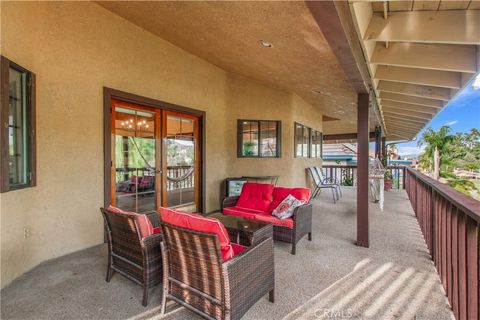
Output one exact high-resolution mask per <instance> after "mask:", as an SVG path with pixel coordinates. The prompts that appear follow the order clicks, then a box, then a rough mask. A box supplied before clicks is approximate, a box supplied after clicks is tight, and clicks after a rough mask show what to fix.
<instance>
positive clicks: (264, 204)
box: [236, 182, 273, 211]
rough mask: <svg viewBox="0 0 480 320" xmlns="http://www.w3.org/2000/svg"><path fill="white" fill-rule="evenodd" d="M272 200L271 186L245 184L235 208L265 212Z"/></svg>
mask: <svg viewBox="0 0 480 320" xmlns="http://www.w3.org/2000/svg"><path fill="white" fill-rule="evenodd" d="M272 200H273V184H265V183H252V182H247V183H245V184H244V185H243V188H242V192H241V193H240V198H239V199H238V201H237V204H236V206H237V207H240V208H247V209H254V210H259V211H267V210H268V207H269V206H270V204H271V203H272Z"/></svg>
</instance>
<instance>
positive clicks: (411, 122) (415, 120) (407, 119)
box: [384, 114, 428, 127]
mask: <svg viewBox="0 0 480 320" xmlns="http://www.w3.org/2000/svg"><path fill="white" fill-rule="evenodd" d="M384 118H385V121H387V120H390V122H392V121H398V122H406V123H408V124H409V125H411V126H419V127H421V126H423V125H425V123H427V122H428V120H421V119H418V118H412V117H409V116H403V115H390V114H385V115H384Z"/></svg>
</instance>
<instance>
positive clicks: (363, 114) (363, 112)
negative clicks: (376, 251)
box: [357, 93, 370, 248]
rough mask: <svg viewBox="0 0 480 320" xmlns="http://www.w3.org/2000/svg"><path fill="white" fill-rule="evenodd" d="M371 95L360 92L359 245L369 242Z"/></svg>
mask: <svg viewBox="0 0 480 320" xmlns="http://www.w3.org/2000/svg"><path fill="white" fill-rule="evenodd" d="M368 120H369V95H368V94H367V93H359V94H358V113H357V131H358V133H357V159H358V160H357V162H358V166H357V245H358V246H362V247H367V248H368V246H369V243H368V239H369V236H368V233H369V231H368V201H369V198H368V190H369V186H368V183H369V182H368V149H369V141H368V131H369V127H370V125H369V121H368Z"/></svg>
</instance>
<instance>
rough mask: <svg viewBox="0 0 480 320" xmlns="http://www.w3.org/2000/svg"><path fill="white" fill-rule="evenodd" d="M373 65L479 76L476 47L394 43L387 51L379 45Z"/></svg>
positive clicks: (373, 58) (374, 54)
mask: <svg viewBox="0 0 480 320" xmlns="http://www.w3.org/2000/svg"><path fill="white" fill-rule="evenodd" d="M452 57H455V59H452ZM370 62H371V63H374V64H381V65H390V66H399V67H413V68H421V69H432V70H444V71H454V72H466V73H476V72H477V63H476V48H475V46H460V45H444V44H425V43H403V42H396V43H390V44H389V46H388V48H386V47H385V46H384V45H383V44H381V43H377V45H376V46H375V50H374V52H373V54H372V59H371V61H370Z"/></svg>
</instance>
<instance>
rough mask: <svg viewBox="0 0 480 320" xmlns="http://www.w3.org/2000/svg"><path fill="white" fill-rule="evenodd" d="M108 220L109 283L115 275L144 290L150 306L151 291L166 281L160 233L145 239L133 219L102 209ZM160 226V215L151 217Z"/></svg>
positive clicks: (144, 302) (145, 303)
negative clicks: (123, 277) (149, 293)
mask: <svg viewBox="0 0 480 320" xmlns="http://www.w3.org/2000/svg"><path fill="white" fill-rule="evenodd" d="M100 211H101V212H102V215H103V218H104V220H105V228H106V235H107V240H108V267H107V276H106V281H107V282H110V280H111V278H112V276H113V275H114V273H115V272H118V273H120V274H121V275H123V276H125V277H126V278H128V279H130V280H132V281H134V282H136V283H138V284H139V285H141V286H142V287H143V299H142V304H143V306H147V303H148V290H149V289H150V288H152V287H153V286H155V285H157V284H159V283H160V282H161V281H162V261H161V257H162V256H161V251H160V241H161V240H162V235H161V234H160V233H157V234H154V235H151V236H148V237H144V238H142V237H141V236H140V233H139V226H138V224H137V222H136V221H135V219H134V218H133V217H131V216H127V215H122V214H118V213H113V212H110V211H108V210H106V209H104V208H100ZM147 217H149V218H150V220H152V224H153V225H154V226H155V225H158V223H159V222H158V220H159V218H158V214H155V215H147Z"/></svg>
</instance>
